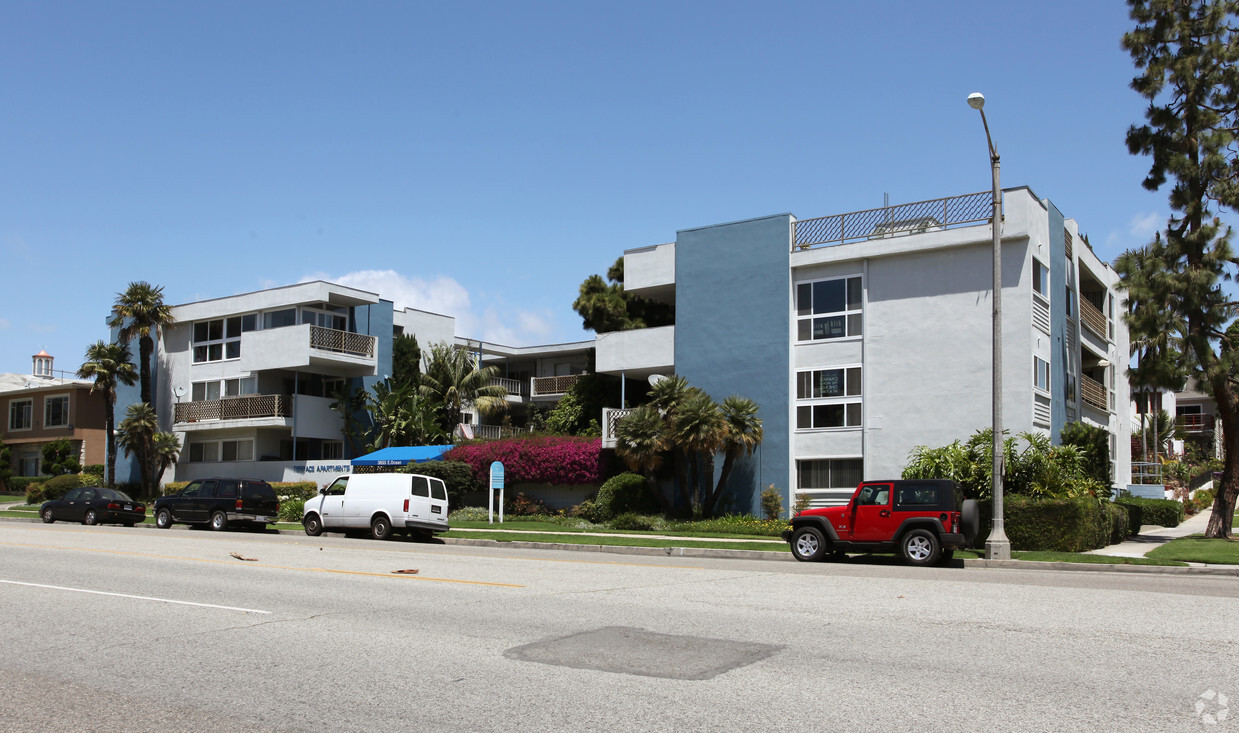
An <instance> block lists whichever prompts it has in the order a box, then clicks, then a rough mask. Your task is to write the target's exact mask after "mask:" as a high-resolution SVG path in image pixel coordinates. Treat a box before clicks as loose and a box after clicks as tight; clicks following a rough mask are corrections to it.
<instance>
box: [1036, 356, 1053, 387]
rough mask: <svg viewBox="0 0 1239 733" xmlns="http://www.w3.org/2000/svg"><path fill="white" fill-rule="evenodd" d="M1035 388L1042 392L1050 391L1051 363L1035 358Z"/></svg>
mask: <svg viewBox="0 0 1239 733" xmlns="http://www.w3.org/2000/svg"><path fill="white" fill-rule="evenodd" d="M1033 386H1034V387H1036V388H1037V389H1039V390H1041V391H1042V392H1049V391H1050V363H1049V362H1048V361H1045V360H1044V359H1041V358H1040V357H1036V356H1034V357H1033Z"/></svg>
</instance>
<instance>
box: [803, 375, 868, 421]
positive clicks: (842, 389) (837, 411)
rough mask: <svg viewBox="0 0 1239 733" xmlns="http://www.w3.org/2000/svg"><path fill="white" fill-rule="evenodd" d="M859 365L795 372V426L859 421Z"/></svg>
mask: <svg viewBox="0 0 1239 733" xmlns="http://www.w3.org/2000/svg"><path fill="white" fill-rule="evenodd" d="M860 371H861V370H860V367H859V366H852V367H836V368H832V369H814V370H810V371H803V372H797V373H796V429H797V430H811V429H819V428H855V427H860V424H861V377H860Z"/></svg>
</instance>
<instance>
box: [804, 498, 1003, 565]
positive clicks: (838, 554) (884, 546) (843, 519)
mask: <svg viewBox="0 0 1239 733" xmlns="http://www.w3.org/2000/svg"><path fill="white" fill-rule="evenodd" d="M978 525H979V515H978V511H977V503H976V502H975V501H973V500H971V499H967V500H965V499H964V495H963V492H961V491H960V489H959V485H958V484H956V483H955V482H954V481H946V480H939V479H905V480H900V481H865V482H864V483H862V484H861V485H860V486H857V487H856V493H854V494H852V498H851V500H850V501H848V503H847V504H846V505H845V506H835V507H825V508H821V509H806V510H805V511H803V512H800V513H799V514H797V515H796V516H795V517H793V518H792V528H791V529H790V530H786V531H784V532H783V539H784V540H787V541H788V542H789V543H791V546H792V554H793V555H795V556H796V559H797V560H801V561H804V562H807V561H810V560H825V559H827V558H829V559H831V560H841V559H843V557H844V555H845V554H846V553H848V552H899V553H902V554H903V556H904V558H905V559H907V561H908V562H909V563H911V564H913V565H932V564H933V563H935V562H938V561H940V560H949V559H950V558H951V556H952V555H953V554H954V552H955V550H956V549H961V548H964V547H968V546H969V545H970V544H971V543H972V539H973V538H974V537H976V534H977V528H978Z"/></svg>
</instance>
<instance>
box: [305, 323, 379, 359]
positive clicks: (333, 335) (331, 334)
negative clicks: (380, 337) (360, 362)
mask: <svg viewBox="0 0 1239 733" xmlns="http://www.w3.org/2000/svg"><path fill="white" fill-rule="evenodd" d="M376 341H377V339H376V338H375V337H374V336H366V335H364V334H360V333H353V332H352V331H340V330H337V329H334V328H323V327H322V326H310V348H311V349H318V350H320V351H333V352H336V353H338V354H350V355H352V356H361V357H364V358H367V359H373V358H374V345H375V342H376Z"/></svg>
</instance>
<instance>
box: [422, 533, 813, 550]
mask: <svg viewBox="0 0 1239 733" xmlns="http://www.w3.org/2000/svg"><path fill="white" fill-rule="evenodd" d="M439 536H440V537H444V538H447V539H470V540H494V541H495V542H539V543H543V544H554V543H558V544H563V545H607V546H613V547H693V548H708V549H715V550H759V551H764V552H789V551H790V550H789V548H788V546H787V544H786V543H777V544H775V543H769V542H699V541H694V540H691V539H687V540H685V539H678V538H677V539H670V540H664V539H656V538H653V537H599V536H598V535H583V534H567V535H550V534H538V533H536V532H470V531H469V530H457V529H453V530H452V531H450V532H447V533H444V534H442V535H439Z"/></svg>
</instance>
